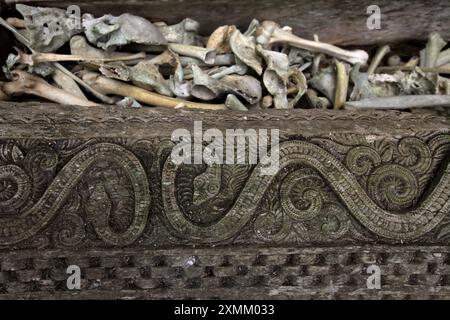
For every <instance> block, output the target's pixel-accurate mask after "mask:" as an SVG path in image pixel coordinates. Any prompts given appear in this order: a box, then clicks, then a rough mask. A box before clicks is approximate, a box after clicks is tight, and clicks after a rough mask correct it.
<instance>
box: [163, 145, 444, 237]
mask: <svg viewBox="0 0 450 320" xmlns="http://www.w3.org/2000/svg"><path fill="white" fill-rule="evenodd" d="M437 139H442V138H439V137H438V138H437ZM399 149H400V152H401V153H403V154H404V153H407V150H406V142H403V144H402V143H400V145H399ZM416 149H418V150H421V149H420V148H419V147H417V148H416ZM367 155H368V156H369V157H371V153H367ZM372 158H373V159H372V160H374V162H378V159H377V157H375V156H372ZM429 158H430V157H429V155H426V157H425V160H422V161H417V163H414V162H412V163H411V164H412V166H413V170H419V171H424V170H426V169H427V168H428V167H429V166H430V163H429V160H428V159H429ZM423 163H425V164H423ZM293 165H299V166H306V167H310V168H313V169H314V170H315V171H317V172H318V173H319V174H320V175H321V176H322V177H323V178H324V179H325V180H326V182H327V183H328V184H329V185H330V186H331V188H332V189H333V190H334V192H335V193H336V194H337V195H338V197H339V198H340V200H341V201H342V202H343V204H344V205H345V207H346V208H347V209H348V210H349V211H350V213H351V215H352V216H353V217H354V218H355V219H356V220H357V221H358V222H359V223H361V224H362V225H363V226H364V227H365V228H367V229H368V230H370V231H371V232H373V233H374V234H376V235H377V236H380V237H384V238H388V239H393V240H402V241H407V240H413V239H415V238H418V237H421V236H423V235H424V234H426V233H427V232H429V231H431V230H432V229H434V228H435V227H436V226H437V225H438V224H439V223H440V222H441V221H442V220H443V218H444V217H445V216H446V215H448V212H449V209H450V176H449V174H450V172H449V171H450V167H446V168H444V170H443V173H442V176H441V178H440V181H439V182H438V183H437V184H436V186H435V187H434V189H433V191H432V192H431V193H430V194H429V195H428V196H427V197H426V198H425V199H424V200H423V201H422V202H421V203H420V205H419V206H418V207H417V208H413V209H411V210H409V211H407V212H403V213H401V214H397V213H392V212H389V211H388V210H385V209H383V208H381V207H380V206H379V205H378V204H377V203H376V202H375V201H374V200H373V199H372V198H371V197H369V195H368V194H367V192H366V190H364V189H363V188H362V187H361V185H360V184H359V182H358V180H357V179H356V178H355V175H354V174H353V173H352V172H351V171H350V170H349V169H348V168H347V167H346V166H345V165H344V164H343V163H342V162H340V161H339V160H338V159H336V158H335V157H334V156H333V155H332V154H330V153H329V152H327V151H326V150H324V149H322V148H321V147H319V146H317V145H315V144H312V143H309V142H305V141H288V142H284V143H282V144H281V145H280V167H279V171H283V170H285V169H286V168H288V167H289V166H293ZM260 166H261V165H257V166H256V167H255V168H254V170H253V172H252V173H251V176H250V178H249V179H248V180H247V183H246V184H245V186H244V187H243V189H242V192H240V196H239V197H238V198H237V199H236V201H235V203H234V204H233V206H232V207H231V209H230V210H229V211H228V212H227V213H226V214H225V215H224V216H223V217H222V218H221V219H219V220H218V221H217V222H216V223H214V224H210V225H207V226H203V225H199V224H196V223H195V222H193V221H190V220H189V219H188V218H187V217H186V216H185V215H184V213H183V212H182V210H181V209H180V207H179V204H178V201H177V197H176V190H175V186H174V184H173V183H171V182H173V181H175V179H176V176H177V171H178V169H179V168H178V167H177V166H175V165H174V164H173V163H172V162H171V161H167V162H166V164H165V167H164V169H163V183H162V185H163V192H162V193H163V197H164V203H165V210H166V218H167V220H168V222H169V223H170V226H171V227H172V228H174V229H175V230H176V231H177V232H178V233H179V234H180V235H183V237H187V238H189V239H191V240H192V241H198V242H220V241H223V240H225V239H228V238H231V237H233V236H235V235H236V234H237V233H238V232H239V230H241V229H242V228H244V226H245V225H247V224H248V223H249V222H250V221H251V220H252V218H254V216H255V214H257V208H258V204H259V202H260V201H261V199H262V198H263V196H264V194H265V191H266V190H267V189H268V188H269V186H270V185H271V184H272V182H273V180H274V179H275V176H263V175H260V168H261V167H260ZM380 168H381V169H379V172H377V173H376V174H375V175H373V176H371V177H374V179H378V180H380V179H381V180H382V179H384V178H385V177H386V176H388V175H389V174H394V175H397V176H398V177H399V178H400V179H407V180H408V179H410V181H407V182H406V184H408V185H413V187H412V189H417V186H415V183H416V182H415V177H414V175H412V174H411V176H410V172H409V169H405V168H403V167H402V166H399V165H396V164H389V165H387V166H383V167H380ZM357 170H358V171H357V172H360V173H363V172H364V171H365V170H366V169H365V168H364V167H363V168H360V169H357ZM405 177H406V178H405ZM378 183H379V181H375V182H372V183H371V185H377V184H378ZM255 190H257V192H255ZM286 192H287V190H286ZM411 194H414V195H415V194H416V192H414V190H409V191H408V192H406V194H403V199H399V200H398V201H399V202H401V203H403V202H407V200H408V199H409V198H410V197H411ZM283 203H284V206H285V207H287V211H288V212H290V214H291V216H292V215H294V216H295V215H296V214H297V213H295V210H292V205H291V204H289V203H287V204H286V201H284V202H283ZM311 207H312V208H314V207H317V204H312V205H311ZM297 211H298V210H297ZM293 212H294V213H293ZM309 214H314V210H310V213H309ZM298 215H300V216H301V215H306V217H307V215H308V213H307V212H301V211H299V212H298ZM297 218H298V217H297Z"/></svg>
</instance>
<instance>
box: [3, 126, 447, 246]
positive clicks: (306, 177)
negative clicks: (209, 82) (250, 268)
mask: <svg viewBox="0 0 450 320" xmlns="http://www.w3.org/2000/svg"><path fill="white" fill-rule="evenodd" d="M282 141H283V142H282V143H281V144H280V161H279V170H278V172H277V173H276V174H274V175H260V170H261V168H262V167H261V164H257V165H223V166H215V167H208V166H206V165H179V166H178V165H175V164H173V163H172V162H171V161H170V157H169V155H170V152H171V150H172V148H173V143H172V142H171V141H170V140H168V139H164V138H153V139H150V140H143V139H124V138H123V139H122V138H105V139H100V138H96V139H61V140H51V141H47V140H41V139H36V140H33V139H15V140H7V139H4V140H0V248H2V249H3V250H10V249H11V248H47V249H48V248H60V247H75V246H76V247H77V248H95V247H115V246H121V247H122V246H131V245H133V246H140V247H152V248H157V247H165V246H184V245H192V244H197V245H201V244H202V245H206V246H209V245H228V244H232V243H236V244H243V245H252V244H264V245H273V244H296V245H309V244H320V243H330V242H333V243H337V244H339V243H341V244H348V243H372V244H373V243H397V242H398V243H416V242H420V243H421V244H430V245H431V244H447V243H448V240H449V239H450V223H449V220H450V219H449V214H448V213H449V207H450V176H449V171H448V170H449V168H448V167H447V166H448V164H447V161H446V160H445V157H446V155H447V154H448V151H449V148H450V136H449V135H446V134H439V133H422V134H417V135H415V136H407V137H402V138H392V139H391V140H386V139H381V138H376V137H375V138H373V137H367V136H362V135H357V134H342V135H337V134H336V135H333V136H331V137H330V136H329V135H327V136H323V137H321V136H317V137H312V138H308V139H305V138H302V137H289V138H287V137H282Z"/></svg>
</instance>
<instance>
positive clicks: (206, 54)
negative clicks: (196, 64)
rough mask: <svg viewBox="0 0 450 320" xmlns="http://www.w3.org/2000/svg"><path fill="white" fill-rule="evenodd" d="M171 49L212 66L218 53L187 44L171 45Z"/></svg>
mask: <svg viewBox="0 0 450 320" xmlns="http://www.w3.org/2000/svg"><path fill="white" fill-rule="evenodd" d="M169 49H170V50H172V51H173V52H176V53H178V54H179V55H182V56H187V57H191V58H196V59H199V60H201V61H203V62H204V63H206V64H208V65H211V64H213V63H214V61H215V59H216V51H215V50H214V49H207V48H203V47H197V46H189V45H185V44H178V43H171V44H170V45H169Z"/></svg>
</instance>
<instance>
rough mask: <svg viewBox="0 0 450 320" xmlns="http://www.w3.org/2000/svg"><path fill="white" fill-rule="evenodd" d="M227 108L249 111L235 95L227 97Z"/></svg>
mask: <svg viewBox="0 0 450 320" xmlns="http://www.w3.org/2000/svg"><path fill="white" fill-rule="evenodd" d="M225 106H226V107H227V108H228V109H230V110H236V111H248V109H247V107H246V106H244V104H243V103H242V102H241V101H240V100H239V99H238V98H237V97H236V96H235V95H234V94H229V95H227V98H226V100H225Z"/></svg>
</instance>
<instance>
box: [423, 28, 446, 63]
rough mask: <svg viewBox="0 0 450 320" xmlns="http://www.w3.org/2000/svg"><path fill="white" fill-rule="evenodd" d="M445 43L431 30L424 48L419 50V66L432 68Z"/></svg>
mask: <svg viewBox="0 0 450 320" xmlns="http://www.w3.org/2000/svg"><path fill="white" fill-rule="evenodd" d="M446 45H447V42H445V41H444V39H442V37H441V35H440V34H439V33H437V32H432V33H431V34H430V36H429V38H428V43H427V46H426V47H425V49H423V50H422V51H420V67H422V68H434V67H435V66H436V62H437V60H438V58H439V54H440V52H441V50H442V49H443V48H444V47H445V46H446Z"/></svg>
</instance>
